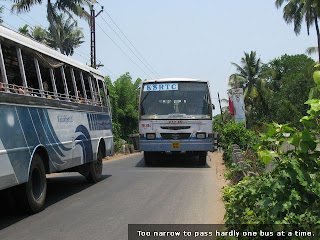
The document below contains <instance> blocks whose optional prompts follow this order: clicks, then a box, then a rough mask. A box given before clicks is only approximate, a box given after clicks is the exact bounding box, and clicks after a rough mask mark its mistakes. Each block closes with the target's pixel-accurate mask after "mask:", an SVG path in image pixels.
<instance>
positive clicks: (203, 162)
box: [199, 152, 207, 166]
mask: <svg viewBox="0 0 320 240" xmlns="http://www.w3.org/2000/svg"><path fill="white" fill-rule="evenodd" d="M206 163H207V152H201V153H200V154H199V164H200V166H205V165H206Z"/></svg>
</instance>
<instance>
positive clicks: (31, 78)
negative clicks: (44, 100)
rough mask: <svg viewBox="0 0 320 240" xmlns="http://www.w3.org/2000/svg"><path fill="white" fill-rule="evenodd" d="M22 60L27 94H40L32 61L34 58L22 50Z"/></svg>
mask: <svg viewBox="0 0 320 240" xmlns="http://www.w3.org/2000/svg"><path fill="white" fill-rule="evenodd" d="M22 60H23V65H24V71H25V74H26V79H27V83H28V86H29V90H28V91H29V94H31V95H34V96H38V95H39V94H40V92H39V82H38V77H37V72H36V66H35V63H34V58H33V57H32V56H31V55H30V54H27V53H26V52H24V51H23V50H22Z"/></svg>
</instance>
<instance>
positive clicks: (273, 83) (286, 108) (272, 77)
mask: <svg viewBox="0 0 320 240" xmlns="http://www.w3.org/2000/svg"><path fill="white" fill-rule="evenodd" d="M313 65H314V61H313V60H312V59H311V58H309V57H307V56H306V55H304V54H300V55H293V56H290V55H283V56H281V57H280V58H276V59H273V60H272V61H270V62H269V63H267V64H264V65H263V66H262V75H263V76H264V77H265V79H266V80H267V86H268V88H269V89H270V91H269V92H268V93H267V95H266V104H267V105H268V108H269V109H270V114H266V115H264V116H260V121H264V122H268V123H272V122H278V123H281V124H284V123H291V125H292V126H295V127H299V125H300V122H299V120H300V118H301V117H302V116H304V115H305V114H306V112H307V109H308V107H307V105H306V104H304V103H305V101H307V100H308V96H309V89H310V88H312V87H314V82H313V79H312V73H313Z"/></svg>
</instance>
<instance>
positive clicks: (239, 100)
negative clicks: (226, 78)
mask: <svg viewBox="0 0 320 240" xmlns="http://www.w3.org/2000/svg"><path fill="white" fill-rule="evenodd" d="M232 102H233V107H234V118H235V120H236V121H237V122H244V124H246V115H245V106H244V99H243V89H242V88H236V89H232Z"/></svg>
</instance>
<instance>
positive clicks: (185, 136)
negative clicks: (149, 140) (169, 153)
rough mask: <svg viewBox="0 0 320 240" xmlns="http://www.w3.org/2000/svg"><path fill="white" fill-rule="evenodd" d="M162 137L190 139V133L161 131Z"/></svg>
mask: <svg viewBox="0 0 320 240" xmlns="http://www.w3.org/2000/svg"><path fill="white" fill-rule="evenodd" d="M161 137H162V139H173V140H178V139H189V137H190V133H161Z"/></svg>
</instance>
